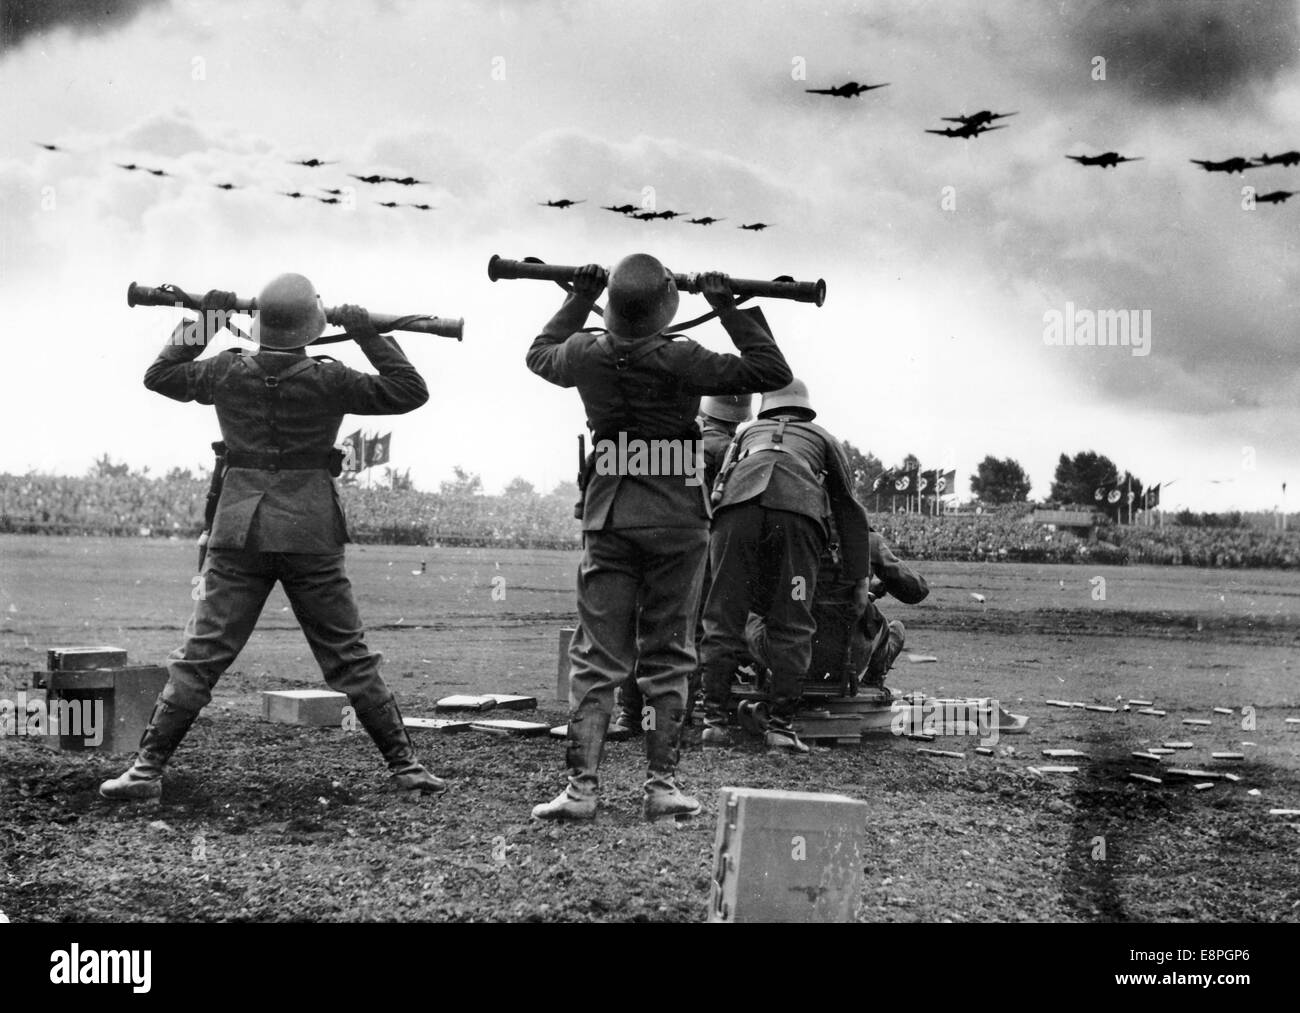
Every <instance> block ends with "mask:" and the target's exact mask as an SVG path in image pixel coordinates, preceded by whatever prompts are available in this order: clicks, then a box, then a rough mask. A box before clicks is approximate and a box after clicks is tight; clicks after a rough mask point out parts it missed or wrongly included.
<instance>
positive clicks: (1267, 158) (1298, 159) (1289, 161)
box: [46, 145, 1300, 166]
mask: <svg viewBox="0 0 1300 1013" xmlns="http://www.w3.org/2000/svg"><path fill="white" fill-rule="evenodd" d="M46 146H48V145H46ZM1255 164H1256V165H1261V166H1263V165H1300V151H1284V152H1282V154H1280V155H1260V156H1259V158H1257V159H1255Z"/></svg>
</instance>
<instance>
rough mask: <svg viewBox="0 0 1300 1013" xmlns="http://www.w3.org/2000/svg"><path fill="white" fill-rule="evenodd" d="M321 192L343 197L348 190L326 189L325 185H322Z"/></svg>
mask: <svg viewBox="0 0 1300 1013" xmlns="http://www.w3.org/2000/svg"><path fill="white" fill-rule="evenodd" d="M320 192H321V193H327V194H329V195H330V196H331V197H342V196H343V195H344V194H345V193H347V191H346V190H330V189H326V188H325V187H321V188H320Z"/></svg>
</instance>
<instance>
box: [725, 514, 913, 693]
mask: <svg viewBox="0 0 1300 1013" xmlns="http://www.w3.org/2000/svg"><path fill="white" fill-rule="evenodd" d="M870 551H871V583H870V585H869V590H870V599H871V600H870V601H869V603H868V604H867V607H866V609H865V610H863V611H861V613H859V610H858V608H857V606H856V604H855V601H854V588H855V582H854V581H852V580H850V579H848V578H847V577H845V576H844V567H843V564H842V562H841V561H840V560H837V559H833V558H832V557H831V555H830V554H829V553H827V554H824V555H823V556H822V560H821V566H820V568H819V570H818V573H817V594H816V597H815V598H814V599H813V609H812V611H813V619H814V621H815V622H816V624H817V632H816V633H815V634H813V641H812V661H811V662H810V663H809V666H808V676H807V678H808V681H809V682H810V683H817V682H830V683H833V684H840V685H845V684H852V685H853V686H856V687H857V688H858V689H859V690H865V691H867V692H873V693H875V694H876V695H877V696H878V697H879V698H880V701H881V702H882V703H889V702H890V701H892V700H893V693H892V692H891V691H890V690H889V689H888V688H886V686H885V675H886V674H887V673H888V672H889V670H890V668H892V667H893V664H894V660H895V659H896V658H897V657H898V655H899V652H900V651H902V649H903V638H904V636H905V635H906V632H907V631H906V630H905V629H904V627H903V624H902V623H901V622H899V621H898V620H897V619H893V620H889V621H886V619H885V617H884V614H883V613H882V612H881V611H880V606H879V605H878V604H877V603H878V602H879V600H880V599H881V598H884V597H885V595H887V594H892V595H893V596H894V597H895V598H897V599H898V600H899V601H901V602H903V603H904V604H907V605H915V604H917V603H918V602H921V601H923V600H924V599H925V597H926V596H927V595H928V594H929V593H930V588H929V585H927V584H926V582H925V578H924V577H922V576H921V575H920V574H919V573H917V572H916V571H915V570H913V569H912V568H911V567H910V566H908V565H907V564H906V563H904V562H903V561H902V560H900V559H899V558H898V557H897V556H896V555H895V554H894V551H893V550H892V549H891V548H890V547H889V545H888V544H887V543H886V542H885V540H884V539H883V538H881V537H880V535H879V533H877V532H875V531H872V532H871V543H870ZM745 639H746V642H747V644H748V647H749V652H750V654H751V656H752V657H753V658H754V660H755V661H756V662H758V664H760V665H761V666H763V667H765V668H766V667H770V661H769V656H770V652H769V650H768V636H767V623H766V621H765V620H764V618H763V617H762V616H760V615H757V614H755V613H752V612H751V613H750V615H749V621H748V623H747V624H746V628H745ZM845 688H846V689H847V688H848V686H847V685H845Z"/></svg>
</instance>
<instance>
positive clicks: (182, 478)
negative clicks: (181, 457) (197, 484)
mask: <svg viewBox="0 0 1300 1013" xmlns="http://www.w3.org/2000/svg"><path fill="white" fill-rule="evenodd" d="M163 481H165V482H193V481H194V472H192V471H190V469H189V468H171V469H169V470H168V472H167V474H166V475H164V476H163Z"/></svg>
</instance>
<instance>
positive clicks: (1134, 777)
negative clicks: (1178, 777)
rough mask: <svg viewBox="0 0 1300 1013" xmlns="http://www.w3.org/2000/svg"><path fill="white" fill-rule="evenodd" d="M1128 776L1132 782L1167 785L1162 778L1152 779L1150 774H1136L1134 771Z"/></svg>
mask: <svg viewBox="0 0 1300 1013" xmlns="http://www.w3.org/2000/svg"><path fill="white" fill-rule="evenodd" d="M1128 776H1129V780H1131V781H1142V782H1143V783H1145V784H1164V783H1165V782H1164V781H1162V780H1160V778H1158V777H1152V776H1151V775H1150V774H1134V773H1133V772H1132V771H1130V772H1129V775H1128Z"/></svg>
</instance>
